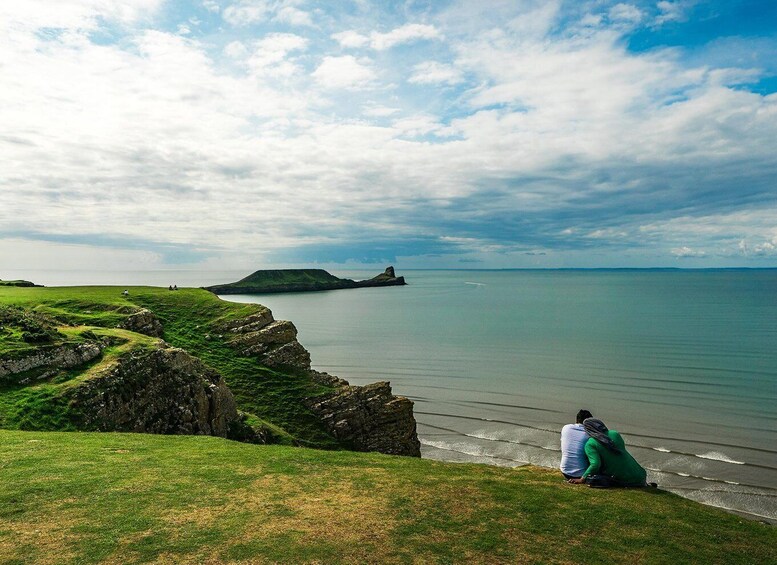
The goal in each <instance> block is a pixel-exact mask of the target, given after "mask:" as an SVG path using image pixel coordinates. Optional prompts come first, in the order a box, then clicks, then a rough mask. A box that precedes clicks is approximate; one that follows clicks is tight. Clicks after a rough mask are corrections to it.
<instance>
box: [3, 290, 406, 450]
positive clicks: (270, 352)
mask: <svg viewBox="0 0 777 565" xmlns="http://www.w3.org/2000/svg"><path fill="white" fill-rule="evenodd" d="M6 292H13V289H8V290H7V291H6ZM187 293H188V294H190V295H191V296H188V295H187ZM112 294H115V295H116V296H121V295H120V291H119V289H115V290H114V291H113V293H112ZM77 295H78V292H77V291H74V293H73V296H77ZM152 298H153V300H151V299H147V301H144V302H145V303H144V304H133V303H132V300H133V299H135V300H138V301H141V300H142V299H138V298H135V297H134V295H133V293H132V292H130V293H129V295H128V297H126V298H121V299H119V302H116V299H115V298H113V297H112V298H111V300H112V301H114V302H113V303H110V302H106V303H94V302H87V303H83V304H82V303H77V301H76V299H71V298H69V297H68V298H66V299H61V298H58V299H56V300H55V301H54V302H53V303H50V304H49V303H46V302H45V300H43V299H42V298H41V299H40V301H38V300H33V302H34V304H36V306H34V307H31V306H30V305H19V306H17V305H13V306H5V307H0V427H8V426H11V427H14V426H19V427H22V428H23V429H25V428H29V429H51V430H56V429H78V430H85V431H92V430H94V431H125V432H141V433H155V434H187V435H188V434H194V435H213V436H219V437H225V438H230V439H235V440H239V441H245V442H250V443H274V442H276V441H279V440H282V439H284V438H285V442H286V443H289V442H290V443H292V444H299V445H312V446H315V445H317V444H320V446H322V447H327V448H334V447H340V448H346V449H351V450H355V451H377V452H380V453H387V454H394V455H408V456H415V457H419V456H420V443H419V441H418V437H417V434H416V422H415V418H414V416H413V403H412V402H411V401H410V400H408V399H406V398H404V397H400V396H395V395H393V394H392V392H391V387H390V385H389V383H387V382H380V383H375V384H373V385H368V386H364V387H360V386H351V385H349V384H348V382H347V381H344V380H343V379H340V378H338V377H336V376H333V375H329V374H327V373H321V372H318V371H315V370H313V369H312V368H311V359H310V353H309V352H308V351H307V350H306V349H305V348H304V347H303V346H302V345H301V344H300V343H299V341H298V340H297V329H296V328H295V326H294V324H293V323H291V322H289V321H283V320H275V319H274V317H273V315H272V312H271V311H270V310H269V309H268V308H265V307H264V306H259V305H248V306H238V305H235V304H232V303H226V302H223V301H221V300H220V299H218V298H217V297H215V296H213V295H212V294H209V293H206V292H204V291H201V290H191V289H188V290H184V291H180V292H177V293H168V292H166V291H163V290H162V289H158V290H155V291H154V293H153V295H152ZM236 311H240V312H241V313H244V314H243V315H238V316H235V314H236V313H237V312H236ZM157 312H159V313H160V315H158V314H157ZM214 313H215V314H216V316H215V317H211V316H212V315H213V314H214ZM182 318H186V320H182ZM85 321H88V324H86V323H85ZM194 322H197V323H194ZM98 324H99V325H98ZM168 328H169V330H168ZM168 342H170V343H168ZM206 360H207V361H206ZM231 385H234V386H236V387H237V389H236V390H237V394H235V393H233V390H232V386H231ZM4 395H8V396H6V398H14V399H15V398H17V397H18V398H19V399H20V400H18V402H17V404H13V403H11V404H10V409H8V408H7V407H8V406H9V403H4V402H3V396H4ZM46 403H48V404H46ZM4 411H5V413H4ZM257 412H258V413H257ZM51 414H54V415H55V416H56V417H54V418H51V417H49V416H50V415H51ZM273 414H277V415H280V417H279V418H278V420H276V421H274V420H275V418H274V417H273V416H272V415H273ZM297 420H304V422H301V421H297ZM279 421H280V423H278V422H279ZM305 422H307V423H305ZM297 424H299V426H298V425H297ZM286 428H293V429H299V430H301V431H300V432H297V433H296V434H295V433H290V432H288V431H287V430H286ZM311 428H313V431H312V432H306V430H308V429H311ZM315 429H317V430H320V431H317V432H316V431H315ZM311 434H312V435H311ZM307 436H310V437H307ZM306 437H307V439H306ZM316 437H318V438H319V439H318V440H314V439H312V438H316ZM327 437H328V438H330V439H328V440H326V438H327Z"/></svg>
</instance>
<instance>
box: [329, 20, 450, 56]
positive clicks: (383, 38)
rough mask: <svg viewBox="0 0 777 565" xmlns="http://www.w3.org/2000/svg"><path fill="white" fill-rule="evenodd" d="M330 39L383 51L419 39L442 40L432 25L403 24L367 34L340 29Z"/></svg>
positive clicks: (343, 43)
mask: <svg viewBox="0 0 777 565" xmlns="http://www.w3.org/2000/svg"><path fill="white" fill-rule="evenodd" d="M332 39H334V40H335V41H337V42H338V43H339V44H340V45H341V46H342V47H348V48H359V47H365V46H367V45H369V46H370V47H371V48H372V49H375V50H376V51H384V50H386V49H391V48H392V47H394V46H396V45H401V44H403V43H413V42H415V41H420V40H433V39H434V40H442V39H443V35H442V34H441V33H440V31H439V30H438V29H437V28H436V27H434V26H433V25H428V24H405V25H403V26H400V27H398V28H394V29H392V30H391V31H389V32H386V33H381V32H378V31H373V32H372V33H370V34H369V36H367V35H364V34H361V33H359V32H357V31H354V30H346V31H341V32H338V33H335V34H333V35H332Z"/></svg>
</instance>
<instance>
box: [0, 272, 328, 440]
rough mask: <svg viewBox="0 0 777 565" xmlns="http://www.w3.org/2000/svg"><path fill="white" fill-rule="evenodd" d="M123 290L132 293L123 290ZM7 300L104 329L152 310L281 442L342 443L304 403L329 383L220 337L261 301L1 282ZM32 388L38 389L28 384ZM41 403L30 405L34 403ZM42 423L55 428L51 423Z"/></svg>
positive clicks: (169, 334) (175, 340)
mask: <svg viewBox="0 0 777 565" xmlns="http://www.w3.org/2000/svg"><path fill="white" fill-rule="evenodd" d="M125 289H126V290H127V291H128V295H127V296H124V295H123V294H122V292H123V290H125ZM3 305H12V306H19V307H23V308H28V309H31V310H34V311H35V312H38V313H40V314H45V315H47V316H50V317H54V318H56V319H58V320H60V321H62V322H63V323H71V324H77V325H90V326H100V327H107V328H113V327H115V326H116V325H117V324H118V323H119V322H120V321H122V320H123V319H125V318H126V317H127V315H128V313H129V311H131V310H132V309H137V308H148V309H149V310H151V311H152V312H154V314H155V315H156V316H157V317H158V318H159V319H160V321H161V322H162V325H163V327H164V335H163V338H164V340H165V341H167V342H168V343H169V344H170V345H172V346H174V347H181V348H183V349H185V350H186V351H188V352H189V353H191V354H192V355H194V356H196V357H199V358H200V359H201V360H203V361H204V362H205V363H206V364H208V365H210V366H211V367H213V368H214V369H216V370H217V371H218V372H219V373H221V374H222V375H223V376H224V379H225V381H226V383H227V385H228V386H229V388H230V390H231V391H232V393H233V394H234V396H235V400H236V402H237V405H238V409H240V410H243V411H245V412H247V413H249V414H252V415H254V416H255V417H256V418H259V419H260V420H261V421H264V422H267V423H269V424H270V426H269V429H270V431H271V432H273V430H277V433H273V434H272V435H273V436H274V437H275V439H276V440H277V441H281V442H286V441H294V442H297V443H300V444H302V445H309V446H314V447H323V448H336V447H338V443H337V442H336V441H335V440H334V438H333V437H332V436H331V435H330V434H329V433H328V432H327V431H326V430H325V429H324V426H323V424H322V423H321V421H320V420H319V419H318V418H316V417H315V416H314V415H313V414H312V413H311V412H310V411H309V409H308V408H307V407H306V406H305V404H304V399H305V398H307V397H310V396H314V395H316V394H320V393H322V392H325V391H326V390H328V389H327V388H326V387H322V386H321V385H319V384H316V383H314V382H313V381H312V380H311V379H310V378H309V377H307V376H306V375H303V374H299V373H295V372H293V371H292V372H284V371H276V370H272V369H269V368H267V367H264V366H263V365H261V364H260V363H259V362H258V361H257V360H256V359H254V358H251V357H243V356H239V355H237V354H236V352H235V350H234V349H232V348H231V347H230V346H229V345H228V344H227V343H226V339H227V336H223V337H220V335H219V333H218V332H219V331H220V330H219V325H220V324H222V323H223V322H226V321H229V320H234V319H238V318H243V317H245V316H248V315H250V314H253V313H255V312H258V311H259V310H260V309H261V308H262V306H260V305H258V304H241V303H235V302H228V301H224V300H221V299H220V298H218V297H217V296H216V295H214V294H212V293H210V292H208V291H205V290H201V289H196V288H181V289H180V290H177V291H170V290H168V289H167V288H164V287H152V286H128V287H122V286H73V287H35V288H27V287H0V306H3ZM127 309H129V311H125V310H127ZM303 345H304V344H303ZM41 386H45V383H44V384H42V385H41ZM31 392H34V391H32V389H31ZM2 394H3V390H2V389H0V395H2ZM39 404H40V402H34V403H30V405H31V406H38V405H39ZM24 421H26V422H32V421H33V418H24ZM52 421H58V419H56V418H55V419H52ZM6 427H15V426H6ZM37 429H40V430H51V428H50V427H42V428H37Z"/></svg>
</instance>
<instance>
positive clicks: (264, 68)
mask: <svg viewBox="0 0 777 565" xmlns="http://www.w3.org/2000/svg"><path fill="white" fill-rule="evenodd" d="M307 45H308V40H307V39H306V38H304V37H301V36H299V35H295V34H293V33H271V34H269V35H267V36H265V37H264V38H262V39H260V40H258V41H256V42H254V45H253V52H252V53H251V55H250V56H249V57H248V59H247V60H246V64H247V65H248V68H249V69H250V70H251V71H252V72H253V73H255V74H257V73H264V74H274V75H276V76H280V75H283V76H291V75H292V74H295V73H297V72H300V68H299V67H298V66H297V65H296V64H294V62H293V61H290V60H288V56H289V54H290V53H293V52H295V51H304V50H305V49H306V48H307Z"/></svg>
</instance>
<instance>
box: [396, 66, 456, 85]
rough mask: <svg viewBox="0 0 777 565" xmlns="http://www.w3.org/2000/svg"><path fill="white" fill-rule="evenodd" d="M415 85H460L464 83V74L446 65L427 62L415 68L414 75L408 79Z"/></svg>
mask: <svg viewBox="0 0 777 565" xmlns="http://www.w3.org/2000/svg"><path fill="white" fill-rule="evenodd" d="M407 81H408V82H410V83H414V84H451V85H452V84H459V83H461V82H464V75H463V73H462V72H461V71H460V70H459V69H457V68H455V67H453V66H451V65H446V64H445V63H439V62H437V61H426V62H424V63H418V64H417V65H415V66H413V74H412V75H411V76H410V78H409V79H407Z"/></svg>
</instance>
